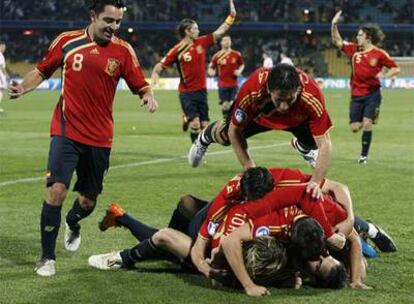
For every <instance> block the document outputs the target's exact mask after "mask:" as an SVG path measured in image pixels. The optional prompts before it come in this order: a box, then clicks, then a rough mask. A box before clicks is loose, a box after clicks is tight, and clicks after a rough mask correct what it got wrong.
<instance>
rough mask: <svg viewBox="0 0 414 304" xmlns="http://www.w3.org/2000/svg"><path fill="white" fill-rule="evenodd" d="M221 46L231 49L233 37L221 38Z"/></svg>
mask: <svg viewBox="0 0 414 304" xmlns="http://www.w3.org/2000/svg"><path fill="white" fill-rule="evenodd" d="M221 47H222V48H223V49H229V48H230V47H231V38H230V37H224V38H223V39H221Z"/></svg>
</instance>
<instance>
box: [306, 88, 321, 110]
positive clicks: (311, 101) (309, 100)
mask: <svg viewBox="0 0 414 304" xmlns="http://www.w3.org/2000/svg"><path fill="white" fill-rule="evenodd" d="M302 97H303V101H305V102H306V103H307V104H309V105H311V106H312V108H314V109H315V112H316V114H317V115H318V116H321V115H322V113H323V107H322V105H321V103H320V102H319V100H318V99H316V98H315V97H313V96H312V95H310V94H308V93H306V92H305V91H303V92H302Z"/></svg>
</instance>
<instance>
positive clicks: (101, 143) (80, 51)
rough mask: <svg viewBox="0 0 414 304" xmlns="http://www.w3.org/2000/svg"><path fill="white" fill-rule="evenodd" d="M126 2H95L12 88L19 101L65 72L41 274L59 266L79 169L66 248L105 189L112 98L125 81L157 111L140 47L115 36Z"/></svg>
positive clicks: (73, 244)
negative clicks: (80, 24)
mask: <svg viewBox="0 0 414 304" xmlns="http://www.w3.org/2000/svg"><path fill="white" fill-rule="evenodd" d="M124 7H125V4H124V1H123V0H94V1H93V3H92V5H91V7H90V21H91V22H90V24H89V26H88V27H87V28H86V29H81V30H75V31H70V32H64V33H62V34H61V35H59V36H58V37H57V38H56V39H55V40H54V41H53V42H52V44H51V45H50V47H49V49H48V51H47V54H46V56H45V57H44V58H43V60H42V61H41V62H40V63H39V64H38V65H37V67H36V68H35V69H34V70H32V71H31V72H29V73H28V74H27V75H26V76H25V77H24V79H23V81H22V82H21V83H19V84H17V83H12V84H10V86H9V95H10V97H11V98H18V97H20V96H22V95H23V94H26V93H28V92H30V91H31V90H33V89H35V88H36V87H37V86H38V85H39V84H40V83H41V82H42V81H43V80H44V79H47V78H49V77H50V76H51V75H52V74H53V73H54V72H55V71H56V70H57V69H58V68H61V69H62V91H61V96H60V98H59V102H58V103H57V105H56V107H55V110H54V113H53V117H52V122H51V142H50V150H49V160H48V166H47V181H46V185H47V194H46V199H45V200H44V202H43V206H42V212H41V219H40V231H41V244H42V254H41V259H40V261H39V263H38V264H37V266H36V268H35V271H36V272H37V274H38V275H41V276H52V275H54V274H55V271H56V270H55V260H56V255H55V246H56V238H57V235H58V231H59V227H60V222H61V209H62V204H63V201H64V200H65V198H66V195H67V192H68V189H69V186H70V181H71V178H72V175H73V172H74V171H75V170H76V173H77V182H76V184H75V187H74V191H77V192H78V194H79V195H78V197H77V198H76V199H75V201H74V203H73V206H72V208H71V209H70V210H69V212H68V214H67V216H66V220H65V226H66V232H65V238H64V242H65V248H66V249H67V250H69V251H76V250H77V249H78V248H79V245H80V241H81V238H80V225H79V221H80V220H82V219H83V218H86V217H87V216H89V215H90V214H91V213H92V212H93V210H94V208H95V206H96V201H97V197H98V195H99V194H100V193H101V191H102V188H103V186H102V184H103V179H104V176H105V174H106V172H107V170H108V168H109V155H110V152H111V146H112V140H113V102H114V96H115V91H116V87H117V84H118V82H119V80H120V78H121V77H122V78H124V79H125V81H126V82H127V84H128V86H129V88H130V89H131V91H132V92H133V93H134V94H137V95H139V96H140V98H141V105H147V106H148V110H149V111H150V112H154V111H155V110H156V109H157V107H158V105H157V102H156V100H155V99H154V96H153V93H152V91H151V87H150V85H149V84H148V83H147V82H146V81H145V78H144V74H143V70H142V68H141V66H140V64H139V61H138V58H137V56H136V54H135V52H134V50H133V49H132V47H131V46H130V45H129V44H128V43H127V42H125V41H123V40H122V39H120V38H118V37H116V36H115V34H116V33H117V31H118V29H119V27H120V24H121V21H122V18H123V12H124V10H123V9H124Z"/></svg>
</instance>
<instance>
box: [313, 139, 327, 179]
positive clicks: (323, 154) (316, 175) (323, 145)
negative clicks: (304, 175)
mask: <svg viewBox="0 0 414 304" xmlns="http://www.w3.org/2000/svg"><path fill="white" fill-rule="evenodd" d="M315 141H316V145H317V146H318V149H319V155H318V158H317V160H316V166H315V170H314V171H313V174H312V178H311V181H313V182H316V183H317V184H320V183H321V182H322V181H323V179H324V178H325V176H326V174H327V173H328V168H329V163H330V161H331V154H332V144H331V139H330V137H329V133H327V134H325V135H324V136H320V137H315Z"/></svg>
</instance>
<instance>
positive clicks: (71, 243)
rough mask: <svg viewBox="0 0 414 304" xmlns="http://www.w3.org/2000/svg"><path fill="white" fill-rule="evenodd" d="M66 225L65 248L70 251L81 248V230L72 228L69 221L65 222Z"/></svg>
mask: <svg viewBox="0 0 414 304" xmlns="http://www.w3.org/2000/svg"><path fill="white" fill-rule="evenodd" d="M65 226H66V230H65V240H64V241H65V248H66V250H68V251H72V252H73V251H76V250H78V249H79V246H80V243H81V236H80V233H79V230H72V229H71V228H70V226H69V225H68V223H65Z"/></svg>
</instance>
